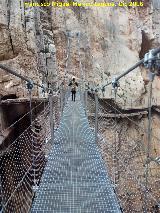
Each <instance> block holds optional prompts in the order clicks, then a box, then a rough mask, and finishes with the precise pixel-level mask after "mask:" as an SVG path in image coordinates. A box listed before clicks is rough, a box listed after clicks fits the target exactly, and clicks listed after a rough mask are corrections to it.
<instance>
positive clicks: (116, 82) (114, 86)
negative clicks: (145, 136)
mask: <svg viewBox="0 0 160 213" xmlns="http://www.w3.org/2000/svg"><path fill="white" fill-rule="evenodd" d="M112 87H113V89H114V102H115V105H116V101H117V89H118V87H119V82H118V81H117V80H116V78H114V79H113V80H112ZM116 114H117V113H116V106H115V110H114V116H115V118H114V121H115V125H116V127H117V118H116ZM116 127H115V129H114V155H113V164H114V166H113V169H114V171H113V183H114V188H115V187H116V184H117V178H116V174H117V172H118V171H117V131H116Z"/></svg>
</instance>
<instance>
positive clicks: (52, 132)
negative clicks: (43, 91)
mask: <svg viewBox="0 0 160 213" xmlns="http://www.w3.org/2000/svg"><path fill="white" fill-rule="evenodd" d="M49 105H50V129H51V144H53V141H54V116H53V94H52V93H51V94H49Z"/></svg>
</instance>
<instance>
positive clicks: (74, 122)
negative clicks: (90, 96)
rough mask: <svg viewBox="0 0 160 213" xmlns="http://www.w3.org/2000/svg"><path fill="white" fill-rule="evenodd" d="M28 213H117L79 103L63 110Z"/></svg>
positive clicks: (113, 197) (116, 204)
mask: <svg viewBox="0 0 160 213" xmlns="http://www.w3.org/2000/svg"><path fill="white" fill-rule="evenodd" d="M31 212H32V213H42V212H47V213H51V212H52V213H53V212H54V213H107V212H108V213H111V212H115V213H118V212H120V210H119V205H118V202H117V199H116V196H115V194H114V191H113V188H112V186H111V183H110V180H109V177H108V174H107V172H106V169H105V165H104V163H103V160H102V157H101V154H100V152H99V149H98V146H97V144H96V143H95V141H94V133H93V132H92V131H91V129H90V128H89V124H88V120H87V118H86V116H85V111H84V109H83V107H82V105H81V103H80V100H77V101H76V102H72V101H68V103H67V104H66V106H65V108H64V112H63V117H62V119H61V123H60V126H59V128H58V130H57V132H56V133H55V141H54V144H53V147H52V149H51V151H50V155H49V157H48V162H47V165H46V167H45V170H44V173H43V176H42V179H41V183H40V186H39V189H38V191H37V193H36V197H35V199H34V202H33V205H32V209H31Z"/></svg>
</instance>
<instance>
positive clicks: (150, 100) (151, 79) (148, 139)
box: [144, 72, 155, 213]
mask: <svg viewBox="0 0 160 213" xmlns="http://www.w3.org/2000/svg"><path fill="white" fill-rule="evenodd" d="M154 76H155V74H154V73H152V72H149V97H148V132H147V133H148V134H147V156H146V162H145V207H144V211H145V213H147V212H148V209H147V200H148V199H147V193H148V187H149V186H148V178H149V177H148V176H149V162H150V157H151V144H152V84H153V80H154Z"/></svg>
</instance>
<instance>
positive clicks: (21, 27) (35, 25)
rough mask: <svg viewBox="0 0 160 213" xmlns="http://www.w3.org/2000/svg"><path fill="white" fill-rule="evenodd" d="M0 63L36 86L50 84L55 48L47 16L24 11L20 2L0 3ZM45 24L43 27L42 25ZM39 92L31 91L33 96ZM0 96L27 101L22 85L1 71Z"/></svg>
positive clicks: (54, 71) (33, 11)
mask: <svg viewBox="0 0 160 213" xmlns="http://www.w3.org/2000/svg"><path fill="white" fill-rule="evenodd" d="M0 8H1V9H0V10H1V11H0V46H1V48H0V63H3V64H5V65H7V66H8V67H10V68H12V69H14V70H17V72H18V73H20V74H22V75H24V76H27V77H28V78H32V79H33V80H34V81H35V82H37V83H39V84H42V83H43V84H45V83H46V82H48V81H49V82H50V83H52V84H54V83H55V80H54V81H53V80H48V79H49V78H50V79H53V77H54V76H55V73H56V69H55V61H56V60H55V46H54V41H53V39H52V29H51V24H50V21H49V15H48V14H49V12H48V11H47V10H41V9H40V8H27V7H25V5H24V2H23V0H20V1H19V0H15V1H10V0H9V1H6V0H2V1H1V2H0ZM46 22H47V24H46ZM41 93H42V92H41V90H39V89H38V88H34V91H33V96H36V97H40V96H41V95H42V94H41ZM0 94H1V96H5V95H8V94H16V96H17V97H18V98H22V97H27V95H28V94H27V90H26V86H25V82H22V81H21V80H20V79H18V78H16V77H14V76H12V75H10V74H8V73H6V72H5V71H3V70H1V73H0Z"/></svg>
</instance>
